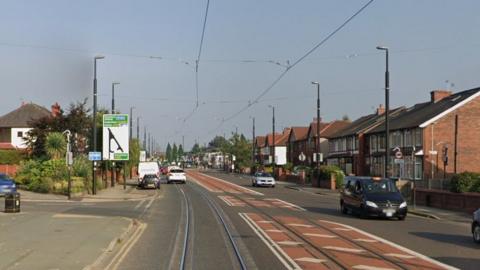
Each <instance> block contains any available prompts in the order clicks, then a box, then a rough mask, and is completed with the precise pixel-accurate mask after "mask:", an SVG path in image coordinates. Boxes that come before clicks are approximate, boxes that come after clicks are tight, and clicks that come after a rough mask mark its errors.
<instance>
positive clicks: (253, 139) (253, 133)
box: [252, 117, 255, 173]
mask: <svg viewBox="0 0 480 270" xmlns="http://www.w3.org/2000/svg"><path fill="white" fill-rule="evenodd" d="M253 168H255V117H252V173H253Z"/></svg>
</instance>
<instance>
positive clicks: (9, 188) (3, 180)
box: [0, 173, 17, 197]
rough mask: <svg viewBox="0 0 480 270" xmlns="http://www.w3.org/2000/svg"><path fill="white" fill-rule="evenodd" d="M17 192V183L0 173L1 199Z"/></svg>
mask: <svg viewBox="0 0 480 270" xmlns="http://www.w3.org/2000/svg"><path fill="white" fill-rule="evenodd" d="M16 191H17V186H16V185H15V181H14V180H13V179H10V178H9V177H8V176H7V175H6V174H3V173H0V197H3V196H5V194H7V193H12V192H16Z"/></svg>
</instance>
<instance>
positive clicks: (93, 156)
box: [88, 152, 102, 161]
mask: <svg viewBox="0 0 480 270" xmlns="http://www.w3.org/2000/svg"><path fill="white" fill-rule="evenodd" d="M88 160H90V161H98V160H102V152H88Z"/></svg>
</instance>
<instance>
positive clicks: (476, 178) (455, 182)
mask: <svg viewBox="0 0 480 270" xmlns="http://www.w3.org/2000/svg"><path fill="white" fill-rule="evenodd" d="M450 191H452V192H457V193H462V192H480V173H474V172H463V173H460V174H456V175H454V176H453V177H452V180H451V181H450Z"/></svg>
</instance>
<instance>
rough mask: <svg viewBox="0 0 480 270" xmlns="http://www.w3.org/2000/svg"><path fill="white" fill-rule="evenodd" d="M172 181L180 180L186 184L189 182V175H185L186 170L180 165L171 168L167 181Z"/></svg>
mask: <svg viewBox="0 0 480 270" xmlns="http://www.w3.org/2000/svg"><path fill="white" fill-rule="evenodd" d="M172 182H180V183H182V184H185V183H186V182H187V176H186V175H185V171H184V170H182V169H181V168H178V167H177V168H173V169H170V172H169V173H168V176H167V183H168V184H170V183H172Z"/></svg>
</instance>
